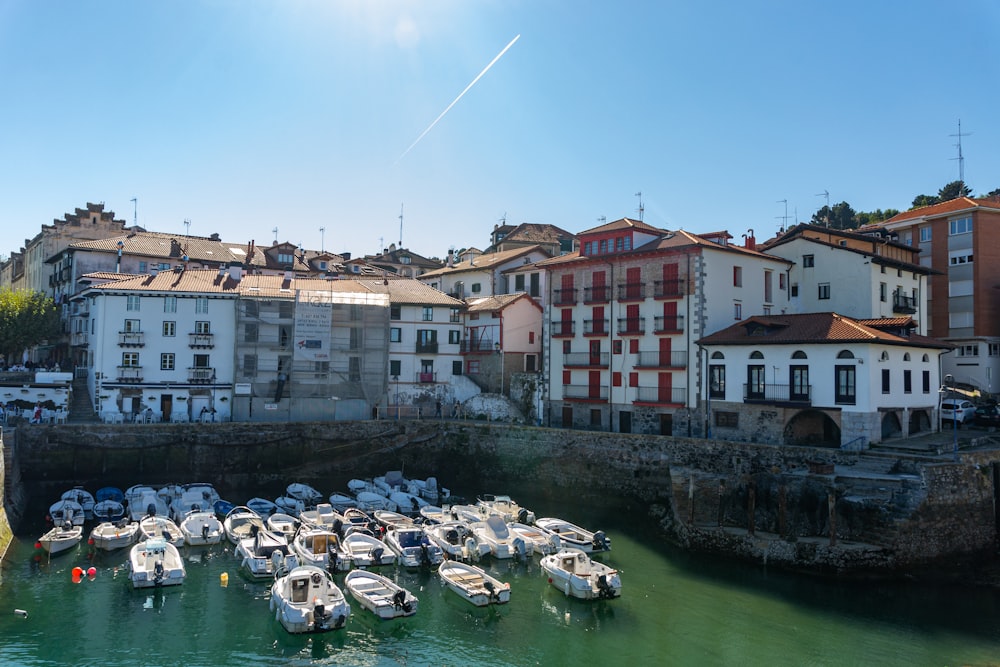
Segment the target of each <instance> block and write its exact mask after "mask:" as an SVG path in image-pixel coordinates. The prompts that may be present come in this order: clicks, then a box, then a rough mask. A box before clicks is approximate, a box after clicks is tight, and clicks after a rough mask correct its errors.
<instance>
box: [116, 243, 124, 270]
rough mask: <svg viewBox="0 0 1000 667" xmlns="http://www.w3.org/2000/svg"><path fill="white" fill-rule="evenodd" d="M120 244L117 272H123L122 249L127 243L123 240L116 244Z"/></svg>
mask: <svg viewBox="0 0 1000 667" xmlns="http://www.w3.org/2000/svg"><path fill="white" fill-rule="evenodd" d="M115 245H116V246H118V262H117V263H116V264H115V273H121V272H122V249H123V248H125V243H124V242H123V241H118V243H116V244H115Z"/></svg>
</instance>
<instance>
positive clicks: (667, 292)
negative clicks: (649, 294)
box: [653, 278, 684, 299]
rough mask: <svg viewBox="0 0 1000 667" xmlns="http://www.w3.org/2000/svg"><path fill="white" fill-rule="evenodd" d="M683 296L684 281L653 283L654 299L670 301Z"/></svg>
mask: <svg viewBox="0 0 1000 667" xmlns="http://www.w3.org/2000/svg"><path fill="white" fill-rule="evenodd" d="M681 296H684V281H683V280H682V279H680V278H675V279H673V280H654V281H653V298H656V299H670V298H673V297H681Z"/></svg>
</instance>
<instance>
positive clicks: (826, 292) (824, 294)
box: [819, 283, 830, 299]
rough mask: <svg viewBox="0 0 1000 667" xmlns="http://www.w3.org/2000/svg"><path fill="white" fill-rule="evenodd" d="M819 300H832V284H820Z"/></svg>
mask: <svg viewBox="0 0 1000 667" xmlns="http://www.w3.org/2000/svg"><path fill="white" fill-rule="evenodd" d="M819 298H820V299H829V298H830V283H820V284H819Z"/></svg>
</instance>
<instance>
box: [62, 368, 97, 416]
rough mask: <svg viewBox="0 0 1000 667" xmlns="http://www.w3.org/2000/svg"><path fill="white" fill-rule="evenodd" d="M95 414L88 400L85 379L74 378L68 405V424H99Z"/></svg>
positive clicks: (91, 403) (88, 392) (90, 401)
mask: <svg viewBox="0 0 1000 667" xmlns="http://www.w3.org/2000/svg"><path fill="white" fill-rule="evenodd" d="M100 421H101V420H100V418H99V417H98V416H97V413H95V412H94V402H93V400H91V398H90V391H89V390H88V389H87V378H74V380H73V393H72V398H71V402H70V405H69V417H68V418H67V419H66V423H68V424H87V423H90V424H96V423H98V422H100Z"/></svg>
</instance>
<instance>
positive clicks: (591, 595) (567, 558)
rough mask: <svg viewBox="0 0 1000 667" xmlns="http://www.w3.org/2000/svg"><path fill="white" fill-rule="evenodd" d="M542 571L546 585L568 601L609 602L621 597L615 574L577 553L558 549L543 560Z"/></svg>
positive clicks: (602, 565)
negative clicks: (546, 579) (561, 594)
mask: <svg viewBox="0 0 1000 667" xmlns="http://www.w3.org/2000/svg"><path fill="white" fill-rule="evenodd" d="M541 566H542V570H544V571H545V574H547V575H548V580H549V583H550V584H552V585H553V586H554V587H555V588H556V589H558V590H560V591H562V592H563V593H564V594H565V595H566V596H568V597H574V598H579V599H581V600H610V599H612V598H616V597H619V596H620V595H621V594H622V580H621V577H619V576H618V570H615V569H612V568H610V567H608V566H607V565H605V564H604V563H599V562H597V561H595V560H591V558H590V556H588V555H587V554H586V553H584V552H583V551H581V550H579V549H573V548H567V549H561V550H559V551H558V552H556V553H554V554H550V555H548V556H543V557H542V561H541Z"/></svg>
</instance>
